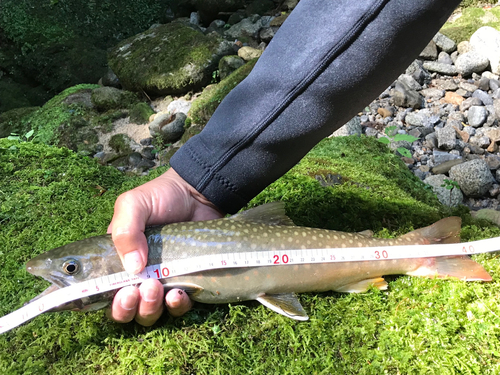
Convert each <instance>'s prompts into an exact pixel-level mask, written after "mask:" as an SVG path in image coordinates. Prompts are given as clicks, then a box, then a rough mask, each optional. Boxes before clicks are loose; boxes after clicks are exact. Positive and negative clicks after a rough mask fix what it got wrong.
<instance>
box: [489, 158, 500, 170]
mask: <svg viewBox="0 0 500 375" xmlns="http://www.w3.org/2000/svg"><path fill="white" fill-rule="evenodd" d="M486 164H488V167H489V168H490V169H491V170H497V169H499V168H500V157H499V156H496V155H488V156H487V157H486Z"/></svg>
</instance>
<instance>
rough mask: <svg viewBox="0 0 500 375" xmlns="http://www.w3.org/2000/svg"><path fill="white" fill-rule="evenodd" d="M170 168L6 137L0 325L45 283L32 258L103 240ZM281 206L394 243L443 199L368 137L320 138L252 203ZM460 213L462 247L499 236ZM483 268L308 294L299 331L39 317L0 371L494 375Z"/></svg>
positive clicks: (212, 320)
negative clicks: (137, 169) (122, 201)
mask: <svg viewBox="0 0 500 375" xmlns="http://www.w3.org/2000/svg"><path fill="white" fill-rule="evenodd" d="M12 146H15V149H12V150H10V148H11V147H12ZM164 170H165V169H161V168H160V169H158V170H155V171H153V172H152V173H151V175H149V176H146V177H141V178H137V177H134V178H132V177H130V178H128V177H126V176H124V175H123V174H122V173H120V172H118V171H117V170H115V169H114V168H109V167H103V166H100V165H98V164H97V163H96V162H95V161H94V160H91V159H89V158H82V157H80V156H78V155H76V154H75V153H73V152H71V151H69V150H67V149H58V148H54V147H48V146H46V145H42V144H32V143H16V142H12V141H7V140H5V139H3V140H0V285H1V288H0V316H3V315H5V314H7V313H9V312H11V311H13V310H15V309H17V308H19V307H21V306H22V305H23V303H25V302H27V301H28V300H29V299H31V298H33V297H34V296H35V295H37V294H39V293H40V292H41V291H42V290H43V289H45V287H46V286H47V284H48V283H47V282H44V281H42V280H40V279H37V278H35V277H33V276H32V275H29V274H27V273H26V271H25V269H24V263H25V262H26V261H27V260H28V259H30V258H32V257H33V256H35V255H37V254H39V253H41V252H44V251H46V250H48V249H51V248H54V247H56V246H60V245H63V244H65V243H67V242H70V241H75V240H78V239H81V238H85V237H89V236H92V235H97V234H102V233H105V231H106V228H107V226H108V224H109V221H110V219H111V217H112V213H113V204H114V201H115V199H116V197H117V196H118V195H119V194H120V193H121V192H123V191H126V190H129V189H131V188H133V187H135V186H138V185H139V184H142V183H144V182H146V181H147V180H150V179H152V178H154V177H156V176H158V175H159V174H160V173H162V172H163V171H164ZM317 173H319V174H320V175H323V176H325V175H326V174H328V173H337V174H341V175H342V176H343V177H344V178H343V181H345V182H344V183H343V184H341V185H334V186H331V187H321V186H320V185H319V183H318V182H317V181H316V180H315V179H314V176H315V175H316V174H317ZM102 189H104V193H103V194H101V192H102ZM277 199H279V200H284V201H285V202H286V204H287V210H288V211H289V213H290V215H291V216H293V218H294V220H296V221H297V222H301V223H304V224H308V225H315V224H317V223H318V220H320V219H319V218H318V216H317V213H318V212H320V211H324V212H323V213H321V214H320V216H323V217H325V218H326V220H327V223H326V224H324V223H319V224H320V226H337V227H339V229H344V230H350V229H352V228H357V227H362V228H360V229H366V228H367V227H368V225H371V224H373V227H372V228H374V229H377V228H380V227H382V226H384V227H386V229H385V230H384V231H379V233H385V234H386V235H387V236H395V235H396V234H398V233H400V232H401V231H405V230H409V229H410V226H414V225H415V226H416V225H417V223H419V222H428V221H431V220H434V218H437V217H440V215H441V213H440V210H439V209H438V208H437V207H438V204H437V203H436V202H437V201H436V200H435V198H434V197H433V196H431V195H429V192H428V191H427V190H426V189H423V188H422V185H421V184H420V183H418V181H417V180H415V179H413V178H412V177H411V176H410V175H408V173H406V172H405V170H404V168H403V167H402V165H401V163H400V162H399V160H398V159H397V158H396V157H394V156H393V155H392V154H391V153H390V152H389V151H387V149H386V148H385V146H384V145H381V144H379V143H378V142H376V140H372V139H367V138H355V137H348V138H335V139H331V140H328V141H324V142H322V143H321V144H320V145H319V146H318V147H317V148H315V149H314V150H313V151H312V152H311V154H309V156H308V158H307V159H306V160H304V161H303V162H302V163H300V164H299V165H297V166H296V167H295V168H294V169H293V170H292V171H290V173H288V174H287V175H285V176H284V178H282V179H281V181H278V182H277V183H276V184H273V185H272V186H270V187H269V188H268V189H266V191H264V192H263V193H262V194H261V195H260V196H259V197H258V198H257V199H256V200H255V201H254V202H253V203H252V204H257V203H261V202H262V201H264V200H277ZM330 199H331V200H333V202H334V203H333V204H330V203H329V202H328V200H330ZM370 200H373V201H374V202H375V203H370ZM385 201H387V202H390V204H387V203H386V202H385ZM302 202H306V203H307V204H308V205H309V207H305V205H304V204H302ZM349 204H351V205H352V207H350V206H349ZM365 204H366V205H368V206H367V207H368V209H367V208H366V207H365ZM379 205H381V206H382V208H378V206H379ZM371 210H375V212H376V213H372V212H371ZM391 210H392V211H391ZM424 210H428V211H427V212H428V214H429V218H427V219H426V218H423V217H422V212H423V211H424ZM456 211H457V213H458V214H461V215H464V219H465V220H464V229H463V231H462V232H463V234H464V238H465V239H466V240H469V239H478V238H485V237H494V236H500V229H499V228H497V227H494V226H492V225H489V224H485V223H483V222H478V221H473V220H472V219H471V218H470V216H467V213H466V211H467V210H464V209H463V208H458V209H457V210H456ZM376 214H377V215H378V214H380V215H381V216H380V217H378V222H377V221H376V220H375V215H376ZM302 216H303V217H302ZM364 216H368V217H366V218H365V217H364ZM327 217H330V218H331V217H333V219H331V221H328V220H329V219H328V218H327ZM397 217H400V218H401V222H398V221H397V220H399V219H395V218H397ZM388 226H390V227H391V229H390V230H389V229H387V227H388ZM475 260H477V261H479V262H480V263H481V264H483V265H484V266H485V268H486V269H487V270H488V271H489V272H490V273H491V275H492V276H493V282H491V283H466V282H462V281H452V280H433V279H420V278H416V277H415V278H412V277H406V276H405V277H392V278H389V289H388V290H387V291H378V290H370V291H369V292H368V293H364V294H350V295H348V294H339V293H310V294H303V295H300V297H299V298H300V301H301V303H302V304H303V306H304V308H305V309H306V310H307V312H308V314H309V316H310V320H309V321H307V322H300V323H299V322H296V321H293V320H291V319H287V318H285V317H283V316H281V315H278V314H276V313H274V312H272V311H270V310H269V309H267V308H265V307H264V306H261V305H259V304H258V303H256V302H249V303H244V304H232V305H220V306H211V305H202V304H198V305H196V306H195V308H194V309H193V310H191V311H190V312H189V313H187V314H186V315H185V316H183V317H181V318H176V319H174V318H171V317H168V316H167V314H165V315H164V316H163V317H162V318H161V319H160V320H159V322H158V323H156V324H155V325H154V326H152V327H148V328H145V327H141V326H139V325H137V324H136V323H134V322H132V323H129V324H117V323H112V322H110V321H109V320H107V318H106V317H105V312H104V311H99V312H90V313H72V312H66V313H53V314H43V315H41V316H39V317H37V318H35V319H34V320H32V321H30V322H28V323H26V324H24V325H23V326H21V327H18V328H16V329H14V330H12V331H10V332H7V333H5V334H3V335H0V373H1V374H9V375H10V374H12V375H16V374H46V373H48V374H52V375H58V374H61V375H62V374H64V375H66V374H68V373H71V374H89V373H92V374H191V373H194V374H242V373H248V372H249V371H251V372H252V373H253V374H269V373H270V372H271V373H280V374H281V373H285V374H328V373H331V374H363V375H365V374H415V375H417V374H497V373H499V372H500V362H499V356H500V355H499V353H500V328H499V327H500V303H499V298H498V290H499V289H500V283H499V281H498V276H499V274H500V260H499V259H498V258H497V257H496V256H494V255H478V256H476V257H475Z"/></svg>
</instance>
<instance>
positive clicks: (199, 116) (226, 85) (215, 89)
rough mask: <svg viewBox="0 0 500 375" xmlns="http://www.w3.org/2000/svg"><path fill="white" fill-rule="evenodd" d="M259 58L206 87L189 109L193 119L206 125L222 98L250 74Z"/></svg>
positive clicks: (196, 122) (199, 123)
mask: <svg viewBox="0 0 500 375" xmlns="http://www.w3.org/2000/svg"><path fill="white" fill-rule="evenodd" d="M257 60H258V59H254V60H251V61H249V62H247V63H246V64H245V65H243V66H242V67H240V68H238V69H237V70H236V71H234V72H233V73H231V75H229V77H227V78H225V79H223V80H222V81H220V82H219V83H218V84H217V85H210V86H209V87H207V88H205V90H203V93H202V94H201V95H200V96H199V97H198V98H197V99H196V100H195V101H194V102H193V105H192V106H191V109H190V111H189V116H190V117H191V119H192V121H193V122H194V123H195V124H198V125H205V124H206V123H207V122H208V120H210V117H212V115H213V113H214V112H215V110H216V109H217V107H218V106H219V104H220V103H221V102H222V99H224V98H225V97H226V95H227V94H229V92H230V91H231V90H232V89H234V88H235V87H236V85H237V84H238V83H240V82H241V81H243V80H244V79H245V78H246V77H247V76H248V75H249V74H250V72H251V71H252V69H253V67H254V66H255V63H256V62H257Z"/></svg>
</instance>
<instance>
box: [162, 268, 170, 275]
mask: <svg viewBox="0 0 500 375" xmlns="http://www.w3.org/2000/svg"><path fill="white" fill-rule="evenodd" d="M161 274H162V275H163V277H167V276H168V275H169V274H170V271H169V270H168V268H167V267H163V268H162V269H161Z"/></svg>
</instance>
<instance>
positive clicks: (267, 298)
mask: <svg viewBox="0 0 500 375" xmlns="http://www.w3.org/2000/svg"><path fill="white" fill-rule="evenodd" d="M257 301H259V302H260V303H262V304H263V305H264V306H266V307H269V308H270V309H271V310H273V311H275V312H277V313H278V314H281V315H284V316H286V317H288V318H292V319H295V320H308V319H309V317H308V316H307V313H306V312H305V310H304V308H303V307H302V305H301V304H300V302H299V300H298V299H297V296H295V294H293V293H283V294H263V295H262V296H260V297H258V298H257Z"/></svg>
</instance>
